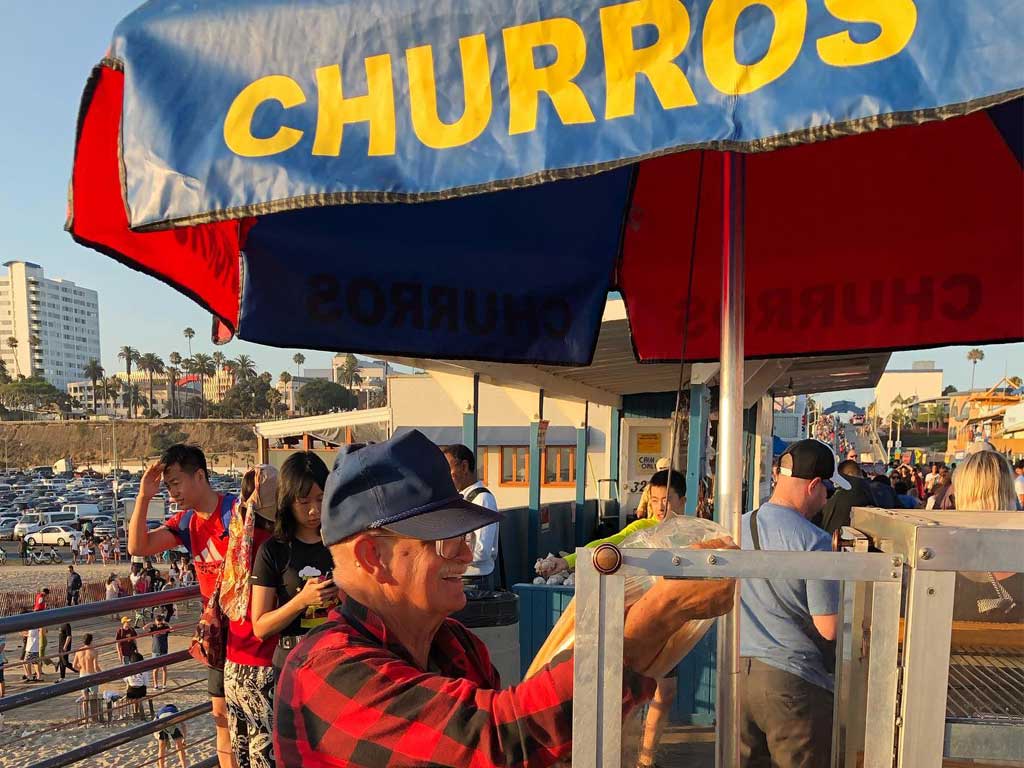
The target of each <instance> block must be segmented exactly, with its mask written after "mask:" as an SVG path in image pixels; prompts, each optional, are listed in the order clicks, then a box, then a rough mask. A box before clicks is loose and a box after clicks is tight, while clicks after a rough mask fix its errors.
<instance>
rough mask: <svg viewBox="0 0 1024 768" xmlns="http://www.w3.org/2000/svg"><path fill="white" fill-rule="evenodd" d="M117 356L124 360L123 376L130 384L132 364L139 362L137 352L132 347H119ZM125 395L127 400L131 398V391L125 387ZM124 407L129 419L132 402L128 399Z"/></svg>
mask: <svg viewBox="0 0 1024 768" xmlns="http://www.w3.org/2000/svg"><path fill="white" fill-rule="evenodd" d="M117 356H118V358H120V359H121V360H124V372H125V375H126V376H127V382H128V383H129V384H131V381H132V363H137V362H138V361H139V350H137V349H135V348H133V347H129V346H123V347H121V351H120V352H118V353H117ZM125 394H126V395H127V397H128V398H131V396H132V390H131V389H130V388H128V387H126V388H125ZM126 405H127V406H128V418H129V419H130V418H131V417H132V402H131V400H130V399H129V400H128V401H127V402H126Z"/></svg>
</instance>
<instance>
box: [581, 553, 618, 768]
mask: <svg viewBox="0 0 1024 768" xmlns="http://www.w3.org/2000/svg"><path fill="white" fill-rule="evenodd" d="M576 552H577V555H578V557H577V560H576V647H575V651H574V653H573V708H572V745H573V748H572V765H573V768H619V763H620V761H621V759H622V649H623V638H622V633H623V628H624V624H625V619H624V613H625V585H626V580H625V578H624V577H623V575H622V574H621V573H617V574H615V575H613V576H602V575H601V574H600V573H598V571H597V568H595V567H594V561H593V550H589V549H578V550H576Z"/></svg>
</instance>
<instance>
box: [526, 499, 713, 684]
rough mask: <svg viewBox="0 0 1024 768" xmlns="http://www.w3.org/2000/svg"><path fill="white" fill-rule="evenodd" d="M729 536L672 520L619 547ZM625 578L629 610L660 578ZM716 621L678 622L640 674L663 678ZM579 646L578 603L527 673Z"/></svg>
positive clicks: (694, 520)
mask: <svg viewBox="0 0 1024 768" xmlns="http://www.w3.org/2000/svg"><path fill="white" fill-rule="evenodd" d="M728 535H729V532H728V531H726V530H725V528H723V527H722V526H720V525H719V524H718V523H715V522H712V521H711V520H705V519H703V518H699V517H671V518H669V519H667V520H666V521H665V522H663V523H662V524H661V525H659V526H657V527H655V528H645V529H644V530H641V531H637V532H636V533H634V534H632V535H631V536H628V537H627V538H626V539H624V540H623V542H622V543H621V544H620V545H619V546H620V547H621V548H622V549H630V548H633V549H646V548H650V549H654V548H666V547H667V548H672V549H681V548H686V547H691V546H693V545H694V544H698V543H700V542H704V541H711V540H713V539H721V538H725V537H728ZM622 572H623V574H624V575H625V578H626V586H625V592H626V595H625V598H626V599H625V603H626V610H627V611H628V610H629V607H630V606H632V605H633V604H634V603H635V602H636V601H637V600H639V599H640V598H641V597H642V596H643V595H644V594H645V593H646V592H647V590H649V589H650V588H651V587H652V586H653V585H654V583H655V580H656V579H658V578H660V577H657V576H650V575H649V574H647V573H645V572H644V571H641V570H639V569H636V568H632V567H629V566H625V567H623V569H622ZM713 623H714V619H700V620H691V621H683V620H680V622H679V629H678V630H677V631H676V633H675V634H674V635H673V636H672V637H671V638H670V639H669V641H668V642H667V643H665V645H664V647H663V648H662V650H661V652H660V653H659V654H658V656H657V658H656V659H655V661H654V662H653V664H652V665H651V667H650V668H648V669H646V670H640V671H642V672H644V673H645V674H647V675H649V676H651V677H664V676H665V675H666V674H667V673H668V672H669V671H670V670H672V669H673V668H674V667H675V666H676V665H678V664H679V662H681V661H682V660H683V658H684V657H685V656H686V654H687V653H689V652H690V651H691V650H692V649H693V647H694V646H695V645H696V644H697V643H698V642H699V641H700V639H701V638H702V637H704V633H705V632H707V631H708V629H710V627H711V625H712V624H713ZM575 642H576V600H575V598H574V599H573V601H572V602H571V603H569V605H568V606H567V608H566V610H565V612H564V613H562V616H561V617H560V618H559V620H558V622H557V623H556V624H555V626H554V627H553V628H552V630H551V632H550V634H548V637H547V640H545V641H544V645H542V646H541V649H540V650H539V651H538V652H537V655H536V656H535V657H534V659H533V663H531V664H530V668H529V669H528V670H527V672H526V677H527V678H529V677H532V676H533V675H535V674H536V673H537V672H539V671H540V670H541V669H543V668H544V666H546V665H547V664H548V663H550V661H551V659H553V658H554V657H555V656H557V655H558V654H559V653H562V652H563V651H566V650H568V649H569V648H572V647H573V645H574V644H575Z"/></svg>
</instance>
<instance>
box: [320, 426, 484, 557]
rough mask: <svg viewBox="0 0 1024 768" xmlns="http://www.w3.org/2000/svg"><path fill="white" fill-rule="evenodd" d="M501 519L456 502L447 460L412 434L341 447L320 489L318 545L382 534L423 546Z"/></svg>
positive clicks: (420, 435)
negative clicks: (379, 531)
mask: <svg viewBox="0 0 1024 768" xmlns="http://www.w3.org/2000/svg"><path fill="white" fill-rule="evenodd" d="M502 517H503V515H502V514H501V513H500V512H494V511H492V510H489V509H486V508H485V507H481V506H480V505H478V504H474V503H473V502H471V501H466V500H465V499H464V498H462V494H460V493H459V492H458V490H456V488H455V483H454V482H452V476H451V470H450V468H449V465H448V460H447V459H445V457H444V454H443V453H441V449H440V448H438V447H437V446H436V445H434V443H432V442H431V441H430V440H429V439H428V438H427V437H426V435H424V434H423V433H422V432H420V431H419V430H416V429H413V430H410V431H408V432H405V433H403V434H401V435H399V436H397V437H393V438H391V439H390V440H385V441H384V442H382V443H373V444H370V445H363V444H352V445H345V446H342V448H341V449H340V451H339V455H338V458H337V460H336V461H335V462H334V468H333V469H332V470H331V473H330V474H329V475H328V476H327V482H326V483H325V484H324V503H323V511H322V513H321V517H320V535H321V537H322V538H323V541H324V544H326V545H327V546H330V545H331V544H337V543H338V542H339V541H342V540H343V539H347V538H348V537H349V536H354V535H355V534H357V533H362V532H363V531H368V530H373V529H376V528H387V529H388V530H389V531H393V532H394V533H397V534H399V535H401V536H409V537H410V538H414V539H421V540H424V541H431V540H438V539H450V538H453V537H455V536H461V535H463V534H466V533H469V532H470V531H475V530H476V529H478V528H483V527H484V526H485V525H490V524H491V523H496V522H498V521H499V520H501V519H502Z"/></svg>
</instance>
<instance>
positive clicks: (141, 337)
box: [0, 0, 1024, 403]
mask: <svg viewBox="0 0 1024 768" xmlns="http://www.w3.org/2000/svg"><path fill="white" fill-rule="evenodd" d="M137 5H138V3H137V2H134V1H129V0H87V1H86V2H74V1H73V0H33V2H27V3H18V2H14V0H3V20H4V23H3V24H0V73H2V74H0V78H2V80H0V87H2V93H3V94H4V105H5V108H4V118H3V119H2V120H0V262H3V261H8V260H11V259H24V260H28V261H34V262H36V263H39V264H41V265H42V266H43V267H44V269H45V270H46V272H47V274H48V275H49V276H51V277H64V278H67V279H70V280H74V281H75V282H78V283H81V284H82V285H84V286H86V287H88V288H93V289H96V290H97V291H99V294H100V333H101V346H102V351H103V360H102V362H103V365H104V366H105V367H107V368H108V369H115V368H119V367H120V364H119V363H118V361H117V359H116V355H117V350H118V348H119V347H120V346H121V345H122V344H130V345H131V346H133V347H135V348H137V349H140V350H142V351H143V352H156V353H157V354H159V355H161V356H162V357H164V358H165V359H166V357H167V355H168V354H169V353H170V352H171V351H175V350H176V351H179V352H181V353H183V354H184V352H185V351H186V346H185V340H184V338H183V337H182V335H181V332H182V329H183V328H185V327H186V326H191V327H192V328H194V329H195V330H196V338H195V339H194V340H193V343H192V347H193V350H194V351H206V352H212V351H213V348H212V344H210V343H209V341H208V339H209V330H210V316H209V314H208V313H207V312H205V311H204V310H202V309H200V308H199V307H198V306H196V305H195V304H193V303H192V302H191V301H190V300H188V299H186V298H185V297H183V296H181V295H180V294H178V293H176V292H175V291H173V290H172V289H170V288H168V287H167V286H165V285H163V284H162V283H159V282H157V281H156V280H153V279H151V278H148V277H144V276H143V275H141V274H139V273H136V272H133V271H131V270H130V269H128V268H126V267H124V266H122V265H120V264H118V263H116V262H115V261H113V260H111V259H109V258H107V257H105V256H102V255H100V254H98V253H96V252H94V251H91V250H89V249H86V248H83V247H81V246H78V245H76V244H75V243H74V242H73V241H72V240H71V238H70V237H69V236H68V235H67V234H66V233H65V232H64V230H63V223H64V212H65V204H66V190H67V181H68V176H69V173H70V169H71V156H72V149H73V139H74V127H75V119H76V116H77V113H78V103H79V99H80V97H81V93H82V87H83V85H84V84H85V80H86V77H87V76H88V74H89V70H90V68H91V67H92V66H93V65H95V64H96V63H97V62H98V61H99V60H100V58H102V56H103V54H104V52H105V51H106V49H107V46H108V44H109V41H110V37H111V33H112V32H113V29H114V26H115V25H116V24H117V22H118V20H120V19H121V18H122V17H123V16H125V15H126V14H127V13H128V12H130V11H131V10H132V9H133V8H134V7H136V6H137ZM983 349H984V350H985V355H986V359H985V360H984V362H982V363H980V364H979V365H978V370H977V382H978V384H979V385H982V384H989V383H994V381H995V380H996V379H998V378H999V377H1000V376H1002V375H1003V373H1004V370H1008V371H1009V373H1010V375H1014V374H1016V375H1024V344H1012V345H989V346H986V347H984V348H983ZM221 351H223V352H225V354H228V355H230V356H235V355H238V354H241V353H245V354H248V355H251V356H252V357H253V359H255V360H256V362H257V364H258V365H259V366H260V367H261V368H265V369H268V370H270V371H272V372H274V373H277V372H279V371H282V370H293V369H294V365H293V363H292V362H291V358H292V355H293V354H295V350H281V349H274V348H270V347H263V346H259V345H255V344H247V343H245V342H240V341H234V342H232V343H231V344H229V345H228V346H227V347H224V348H222V350H221ZM966 352H967V349H966V348H963V347H946V348H943V349H940V350H923V351H915V352H904V353H898V354H896V355H894V356H893V360H892V363H891V364H890V366H891V367H896V368H909V367H910V363H911V362H912V361H914V360H935V362H936V363H937V365H938V367H940V368H942V369H944V371H945V382H946V383H947V384H953V385H956V386H959V387H966V386H967V385H968V384H969V382H970V377H971V372H970V366H969V365H968V364H967V361H966V359H965V355H966ZM303 354H305V356H306V365H307V367H318V368H319V367H327V366H328V362H329V359H330V356H329V355H328V354H326V353H323V352H308V351H303ZM851 394H852V396H853V397H854V399H857V400H858V401H860V402H861V403H865V402H867V401H869V400H870V392H867V393H865V392H863V391H858V392H854V393H851ZM846 396H849V395H846ZM836 397H840V395H831V396H829V397H825V398H822V399H823V400H825V401H830V400H831V399H834V398H836Z"/></svg>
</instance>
